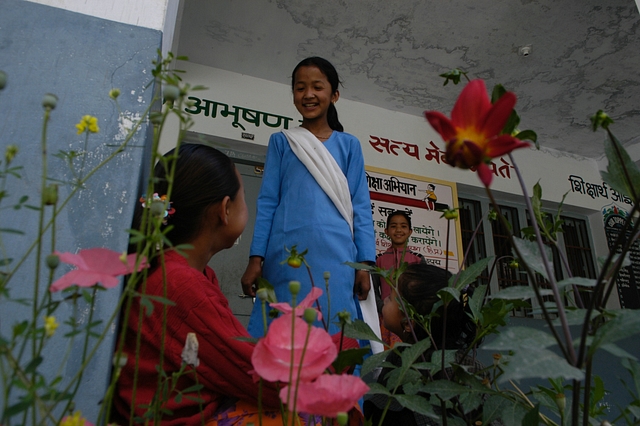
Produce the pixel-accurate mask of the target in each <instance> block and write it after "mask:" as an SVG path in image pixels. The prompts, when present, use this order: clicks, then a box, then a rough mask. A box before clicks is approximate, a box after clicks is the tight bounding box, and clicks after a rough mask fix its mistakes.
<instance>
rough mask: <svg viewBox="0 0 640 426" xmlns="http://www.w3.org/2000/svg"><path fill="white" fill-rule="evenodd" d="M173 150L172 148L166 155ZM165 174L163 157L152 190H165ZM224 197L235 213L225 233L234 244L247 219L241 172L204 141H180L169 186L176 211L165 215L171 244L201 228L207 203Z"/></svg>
mask: <svg viewBox="0 0 640 426" xmlns="http://www.w3.org/2000/svg"><path fill="white" fill-rule="evenodd" d="M173 153H174V150H171V151H169V152H168V153H167V154H165V157H168V156H171V155H173ZM166 174H167V172H166V170H165V168H164V166H163V163H162V161H160V162H158V164H157V165H156V167H155V170H154V176H155V177H156V184H155V189H154V190H155V192H157V193H158V194H159V195H160V196H162V195H164V194H166V193H167V190H168V184H169V183H168V182H167V180H166ZM226 197H228V201H227V202H228V203H229V209H233V212H232V213H234V217H233V218H232V220H233V223H230V225H231V226H230V228H229V232H228V234H229V235H225V236H228V237H229V238H228V239H229V240H230V241H231V244H233V241H235V239H237V237H238V236H239V235H240V234H241V233H242V231H243V230H244V227H245V225H246V222H247V207H246V203H245V201H244V190H243V187H242V180H241V178H240V174H239V173H238V171H237V170H236V167H235V165H234V164H233V162H232V161H231V160H230V159H229V157H227V156H226V155H224V154H223V153H222V152H220V151H218V150H217V149H215V148H211V147H209V146H206V145H199V144H182V145H181V146H180V149H179V152H178V159H177V160H176V165H175V175H174V182H173V188H172V190H171V200H170V201H171V207H172V208H173V209H175V211H174V213H173V214H171V216H170V217H168V218H167V225H171V226H172V229H171V230H170V231H169V233H168V234H167V238H168V239H169V241H171V242H172V243H173V244H174V245H175V244H184V243H188V242H189V241H191V240H192V239H193V238H194V237H195V236H196V235H197V233H198V231H199V230H200V229H201V227H202V225H203V220H204V217H205V213H206V211H207V209H208V207H210V206H211V205H213V204H216V203H219V202H222V201H223V200H225V198H226ZM236 233H237V235H235V234H236ZM232 234H234V235H235V237H234V235H232ZM225 243H226V242H225ZM225 245H226V244H225ZM228 245H230V244H228Z"/></svg>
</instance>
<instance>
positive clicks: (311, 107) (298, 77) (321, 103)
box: [291, 56, 344, 132]
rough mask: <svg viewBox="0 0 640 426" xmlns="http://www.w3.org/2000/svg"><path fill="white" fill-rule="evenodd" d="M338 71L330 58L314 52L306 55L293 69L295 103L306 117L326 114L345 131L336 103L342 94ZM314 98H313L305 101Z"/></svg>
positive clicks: (330, 123)
mask: <svg viewBox="0 0 640 426" xmlns="http://www.w3.org/2000/svg"><path fill="white" fill-rule="evenodd" d="M339 85H340V77H339V76H338V72H337V71H336V69H335V68H334V66H333V65H332V64H331V62H329V61H327V60H326V59H323V58H320V57H317V56H312V57H310V58H306V59H303V60H302V61H300V63H299V64H298V65H296V67H295V68H294V69H293V72H292V73H291V89H292V90H293V103H294V105H295V106H296V109H297V110H298V111H299V112H300V114H302V117H303V122H304V120H313V119H317V118H319V117H320V118H322V117H325V116H326V120H327V123H328V124H329V127H331V129H333V130H338V131H340V132H342V131H344V128H343V127H342V124H340V121H338V111H337V110H336V106H335V105H334V103H335V102H336V101H337V100H338V98H339V97H340V92H339V91H338V86H339ZM307 100H311V101H312V102H310V103H309V102H304V101H307Z"/></svg>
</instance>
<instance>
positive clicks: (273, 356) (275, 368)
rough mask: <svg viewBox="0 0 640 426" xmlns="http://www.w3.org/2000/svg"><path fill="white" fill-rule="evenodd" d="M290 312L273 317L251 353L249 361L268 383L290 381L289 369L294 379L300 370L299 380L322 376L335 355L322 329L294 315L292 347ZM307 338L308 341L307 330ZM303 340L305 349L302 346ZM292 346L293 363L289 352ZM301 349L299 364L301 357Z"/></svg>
mask: <svg viewBox="0 0 640 426" xmlns="http://www.w3.org/2000/svg"><path fill="white" fill-rule="evenodd" d="M292 319H293V317H292V316H291V314H286V315H283V316H281V317H279V318H276V319H275V320H274V321H273V322H272V323H271V326H270V327H269V332H268V333H267V336H266V337H265V338H264V339H261V340H260V341H259V342H258V344H257V345H256V347H255V348H254V350H253V354H251V363H252V364H253V368H254V369H255V371H256V373H258V374H259V375H260V377H262V378H263V379H265V380H268V381H270V382H278V381H279V382H289V375H290V374H291V373H290V372H291V371H292V374H293V375H292V376H291V377H293V379H294V380H297V378H298V370H300V380H301V381H305V382H308V381H311V380H313V379H315V378H316V377H318V376H319V375H321V374H322V373H323V372H324V370H325V369H326V368H327V367H329V366H330V365H331V363H332V362H333V361H334V360H335V358H336V356H337V355H338V349H337V348H336V345H335V344H334V343H333V339H332V338H331V336H330V335H329V333H327V332H326V331H325V330H324V329H321V328H318V327H313V326H309V324H307V323H306V322H304V321H303V320H302V319H300V318H298V317H295V329H294V339H293V348H292V347H291V328H292ZM309 327H311V332H310V333H309V340H308V342H307V333H308V332H309ZM305 342H306V349H305ZM292 349H293V354H294V355H293V366H292V365H291V351H292ZM303 350H304V358H303V359H302V365H300V359H301V357H302V352H303Z"/></svg>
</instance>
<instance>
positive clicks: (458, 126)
mask: <svg viewBox="0 0 640 426" xmlns="http://www.w3.org/2000/svg"><path fill="white" fill-rule="evenodd" d="M515 104H516V95H515V94H513V93H512V92H506V93H505V94H504V95H502V96H501V97H500V99H498V100H497V101H496V103H495V104H493V105H492V104H491V101H490V100H489V96H488V95H487V90H486V88H485V85H484V81H483V80H473V81H471V82H469V83H468V84H467V85H466V87H465V88H464V89H463V90H462V93H460V97H459V98H458V100H457V101H456V104H455V105H454V107H453V110H452V111H451V119H449V118H447V117H446V116H445V115H444V114H442V113H440V112H438V111H425V113H424V115H425V117H426V118H427V121H429V124H431V127H433V128H434V129H435V130H436V131H437V132H438V133H440V136H442V139H444V141H445V142H446V144H447V148H446V153H445V158H446V160H447V162H448V163H449V164H450V165H451V166H453V167H459V168H462V169H468V168H471V167H477V170H478V176H479V177H480V180H481V181H482V183H483V184H484V185H485V186H487V187H488V186H489V185H490V184H491V180H492V179H493V172H492V171H491V169H490V168H489V167H488V166H487V163H489V162H490V161H491V159H492V158H496V157H500V156H502V155H505V154H508V153H509V152H511V151H513V150H514V149H517V148H522V147H525V146H529V143H528V142H523V141H521V140H519V139H517V138H515V137H513V136H511V135H507V134H504V135H501V134H500V132H501V131H502V129H503V128H504V125H505V124H506V123H507V120H508V119H509V116H510V115H511V112H512V111H513V107H514V106H515Z"/></svg>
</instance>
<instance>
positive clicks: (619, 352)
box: [600, 343, 638, 360]
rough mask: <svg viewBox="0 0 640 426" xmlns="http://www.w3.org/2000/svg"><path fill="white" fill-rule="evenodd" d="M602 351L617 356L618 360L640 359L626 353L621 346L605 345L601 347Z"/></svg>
mask: <svg viewBox="0 0 640 426" xmlns="http://www.w3.org/2000/svg"><path fill="white" fill-rule="evenodd" d="M600 349H602V350H605V351H607V352H609V353H610V354H611V355H614V356H617V357H618V358H623V359H625V358H626V359H633V360H637V359H638V358H636V356H635V355H632V354H630V353H629V352H627V351H625V350H624V349H622V348H621V347H620V346H618V345H616V344H614V343H607V344H604V345H602V346H600Z"/></svg>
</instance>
